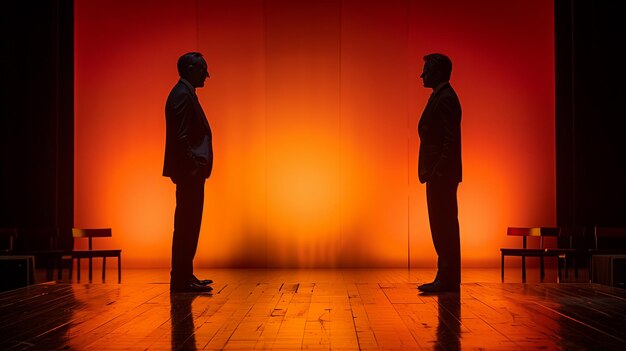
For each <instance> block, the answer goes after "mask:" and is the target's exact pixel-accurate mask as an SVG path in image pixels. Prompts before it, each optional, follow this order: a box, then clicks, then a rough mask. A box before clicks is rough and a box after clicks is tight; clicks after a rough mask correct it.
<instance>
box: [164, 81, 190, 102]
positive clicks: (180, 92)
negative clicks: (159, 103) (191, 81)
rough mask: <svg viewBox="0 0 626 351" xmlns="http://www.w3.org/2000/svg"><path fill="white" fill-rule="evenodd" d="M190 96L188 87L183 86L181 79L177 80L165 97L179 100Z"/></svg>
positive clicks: (168, 99)
mask: <svg viewBox="0 0 626 351" xmlns="http://www.w3.org/2000/svg"><path fill="white" fill-rule="evenodd" d="M189 97H191V92H190V91H189V88H187V86H185V84H184V83H183V82H181V81H178V83H176V84H175V85H174V87H172V90H170V93H169V95H168V97H167V101H168V102H169V101H180V100H184V99H187V98H189Z"/></svg>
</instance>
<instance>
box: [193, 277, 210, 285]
mask: <svg viewBox="0 0 626 351" xmlns="http://www.w3.org/2000/svg"><path fill="white" fill-rule="evenodd" d="M191 281H192V282H193V283H195V284H198V285H209V284H213V281H212V280H211V279H198V278H197V277H196V276H195V275H193V276H192V278H191Z"/></svg>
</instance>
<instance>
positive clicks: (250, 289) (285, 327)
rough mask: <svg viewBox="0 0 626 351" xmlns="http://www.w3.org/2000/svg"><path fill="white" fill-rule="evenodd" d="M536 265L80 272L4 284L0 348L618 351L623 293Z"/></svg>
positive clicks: (623, 336) (625, 341)
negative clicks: (172, 278) (544, 272)
mask: <svg viewBox="0 0 626 351" xmlns="http://www.w3.org/2000/svg"><path fill="white" fill-rule="evenodd" d="M98 273H99V271H98V270H96V272H94V276H95V277H99V275H98ZM535 273H536V272H532V271H531V272H530V273H529V280H531V281H530V282H528V283H526V284H522V283H520V279H519V277H520V276H519V270H517V272H515V270H513V271H511V272H508V273H507V277H506V278H507V280H506V281H505V283H501V282H500V271H499V269H464V271H463V284H462V286H461V292H460V293H444V294H439V295H421V294H420V293H419V292H418V290H416V285H417V284H421V283H424V282H428V281H430V280H431V279H432V278H433V276H434V274H435V270H434V269H411V270H410V271H409V270H407V269H215V270H208V269H202V270H196V274H197V275H198V276H199V277H200V278H211V279H213V280H214V281H215V284H214V289H215V290H214V293H213V294H212V295H194V294H170V293H169V285H168V275H169V273H168V271H167V270H165V269H154V270H132V269H127V270H124V272H123V274H124V276H123V279H122V283H121V284H117V279H116V278H117V276H116V271H114V270H111V271H108V273H107V278H108V280H109V281H108V282H106V283H102V282H98V281H96V282H94V283H91V284H87V283H86V282H85V281H84V279H85V277H87V275H86V272H83V281H81V283H77V282H76V281H73V282H69V281H66V282H63V281H59V282H49V283H41V284H36V285H32V286H30V287H27V288H21V289H17V290H12V291H8V292H4V293H1V294H0V350H3V351H8V350H256V349H261V350H263V349H266V350H433V349H435V350H536V349H541V350H626V328H624V322H625V321H626V290H623V289H618V288H611V287H607V286H602V285H597V284H588V283H584V282H568V283H560V284H557V283H554V282H549V283H548V282H546V283H540V282H537V281H532V279H533V277H536V276H538V274H535ZM550 274H552V277H554V273H553V272H552V273H550V272H549V275H548V277H550Z"/></svg>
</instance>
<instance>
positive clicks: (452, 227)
mask: <svg viewBox="0 0 626 351" xmlns="http://www.w3.org/2000/svg"><path fill="white" fill-rule="evenodd" d="M458 187H459V182H457V181H451V180H444V179H436V180H432V181H428V182H426V201H427V205H428V219H429V221H430V233H431V235H432V238H433V244H434V246H435V251H436V252H437V256H438V258H437V268H438V271H437V277H436V278H435V280H440V281H442V282H443V283H445V284H450V285H458V284H460V283H461V238H460V233H459V218H458V204H457V189H458Z"/></svg>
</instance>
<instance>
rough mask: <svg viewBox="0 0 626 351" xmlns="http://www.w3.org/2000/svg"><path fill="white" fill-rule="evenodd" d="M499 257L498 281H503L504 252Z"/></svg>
mask: <svg viewBox="0 0 626 351" xmlns="http://www.w3.org/2000/svg"><path fill="white" fill-rule="evenodd" d="M501 256H502V257H501V259H500V261H501V262H500V281H502V282H504V254H502V255H501Z"/></svg>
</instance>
